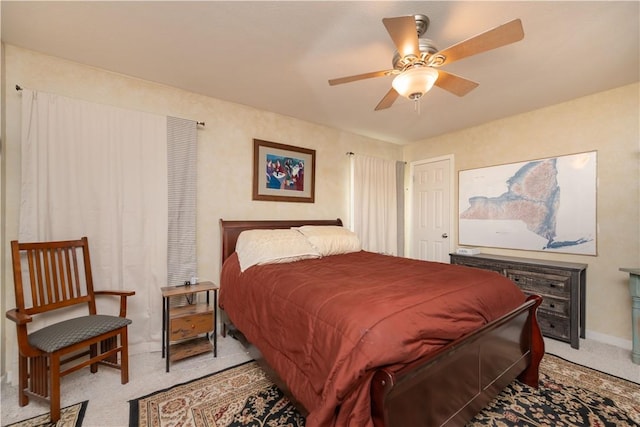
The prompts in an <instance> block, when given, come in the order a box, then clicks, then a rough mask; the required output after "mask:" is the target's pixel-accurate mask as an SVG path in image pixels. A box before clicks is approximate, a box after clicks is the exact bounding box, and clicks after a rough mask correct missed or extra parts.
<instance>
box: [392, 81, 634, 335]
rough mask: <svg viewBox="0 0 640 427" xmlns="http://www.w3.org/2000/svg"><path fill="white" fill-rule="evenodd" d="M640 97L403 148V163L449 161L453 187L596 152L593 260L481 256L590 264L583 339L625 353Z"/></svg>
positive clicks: (599, 99)
mask: <svg viewBox="0 0 640 427" xmlns="http://www.w3.org/2000/svg"><path fill="white" fill-rule="evenodd" d="M639 92H640V86H639V85H638V84H633V85H630V86H625V87H621V88H617V89H614V90H611V91H607V92H601V93H597V94H595V95H591V96H587V97H584V98H579V99H575V100H572V101H570V102H566V103H563V104H558V105H554V106H552V107H548V108H544V109H540V110H536V111H532V112H529V113H526V114H521V115H517V116H513V117H509V118H506V119H503V120H498V121H494V122H490V123H485V124H483V125H481V126H477V127H474V128H469V129H465V130H462V131H459V132H454V133H449V134H446V135H442V136H439V137H435V138H431V139H428V140H424V141H420V142H417V143H415V144H411V145H408V146H405V147H404V160H405V161H407V162H414V161H418V160H423V159H428V158H435V157H438V156H443V155H448V154H453V155H454V158H455V160H454V163H455V172H456V173H455V176H456V180H457V176H458V171H460V170H464V169H472V168H478V167H484V166H492V165H498V164H504V163H511V162H521V161H525V160H532V159H539V158H546V157H555V156H560V155H564V154H573V153H579V152H585V151H594V150H595V151H597V156H598V159H597V162H598V164H597V173H598V188H597V222H598V235H597V239H598V240H597V245H598V248H597V249H598V255H597V256H576V255H566V254H549V253H543V252H528V251H509V250H501V249H495V248H483V249H482V251H483V252H486V253H494V254H502V255H513V256H524V257H530V258H542V259H552V260H558V261H571V262H580V263H585V264H588V265H589V267H588V269H587V307H586V308H587V320H586V328H587V337H590V336H591V337H592V338H596V339H599V340H601V341H609V342H611V343H613V344H619V345H620V344H622V345H624V346H627V345H628V346H629V347H630V346H631V344H630V340H631V297H630V295H629V286H628V276H627V275H626V274H625V273H622V272H620V271H618V268H620V267H640V187H639V182H640V168H639V165H640V129H639V124H638V122H639V117H640V115H639V114H640V111H639V105H640V101H639ZM455 188H457V182H456V184H455ZM455 199H456V206H454V212H456V213H457V212H458V206H457V194H456V197H455ZM457 226H458V224H457V220H456V221H455V222H454V225H453V227H452V229H453V234H455V237H454V238H455V239H456V240H455V241H457Z"/></svg>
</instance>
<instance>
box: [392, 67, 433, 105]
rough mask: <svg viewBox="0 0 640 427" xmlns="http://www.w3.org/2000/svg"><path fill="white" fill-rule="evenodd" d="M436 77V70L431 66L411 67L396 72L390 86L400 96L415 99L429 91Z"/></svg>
mask: <svg viewBox="0 0 640 427" xmlns="http://www.w3.org/2000/svg"><path fill="white" fill-rule="evenodd" d="M437 79H438V71H437V70H435V69H433V68H431V67H413V68H409V69H408V70H406V71H404V72H402V73H400V74H398V75H397V76H396V77H395V78H394V79H393V82H392V83H391V86H393V88H394V89H395V90H396V92H398V93H399V94H400V95H401V96H404V97H405V98H408V99H411V100H416V99H419V98H420V97H421V96H422V95H424V94H425V93H427V92H429V91H430V90H431V88H432V87H433V84H434V83H435V82H436V80H437Z"/></svg>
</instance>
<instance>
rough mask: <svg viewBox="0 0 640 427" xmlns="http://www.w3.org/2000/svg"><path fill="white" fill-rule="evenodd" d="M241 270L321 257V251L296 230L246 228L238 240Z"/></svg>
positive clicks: (237, 246) (237, 249)
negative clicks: (254, 266) (260, 265)
mask: <svg viewBox="0 0 640 427" xmlns="http://www.w3.org/2000/svg"><path fill="white" fill-rule="evenodd" d="M236 252H237V253H238V260H239V261H240V271H245V270H246V269H247V268H249V267H251V266H253V265H259V264H275V263H283V262H294V261H299V260H302V259H310V258H320V256H321V255H320V253H319V252H318V251H317V250H315V249H314V248H313V246H311V244H310V243H309V242H308V241H307V239H305V237H304V236H303V235H302V234H300V233H299V232H298V231H296V230H291V229H284V230H246V231H243V232H242V233H240V235H239V236H238V241H237V242H236Z"/></svg>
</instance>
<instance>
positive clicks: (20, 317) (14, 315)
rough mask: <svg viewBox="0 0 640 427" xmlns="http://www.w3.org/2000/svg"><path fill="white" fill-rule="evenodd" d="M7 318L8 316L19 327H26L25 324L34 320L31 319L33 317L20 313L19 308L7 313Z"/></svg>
mask: <svg viewBox="0 0 640 427" xmlns="http://www.w3.org/2000/svg"><path fill="white" fill-rule="evenodd" d="M6 316H7V319H11V320H13V321H14V322H16V323H17V324H18V325H25V324H27V323H29V322H31V320H33V319H32V318H31V316H29V315H28V314H25V313H22V312H20V311H18V309H17V308H14V309H11V310H9V311H7V313H6Z"/></svg>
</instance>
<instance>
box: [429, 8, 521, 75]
mask: <svg viewBox="0 0 640 427" xmlns="http://www.w3.org/2000/svg"><path fill="white" fill-rule="evenodd" d="M523 38H524V30H523V28H522V21H520V19H514V20H513V21H510V22H507V23H506V24H502V25H500V26H498V27H495V28H493V29H491V30H489V31H486V32H484V33H481V34H478V35H477V36H474V37H471V38H470V39H467V40H464V41H462V42H460V43H458V44H455V45H453V46H451V47H448V48H446V49H444V50H441V51H439V52H438V53H436V56H443V57H444V59H443V62H442V63H439V64H438V65H446V64H450V63H452V62H454V61H458V60H459V59H463V58H466V57H468V56H471V55H476V54H478V53H482V52H486V51H488V50H491V49H496V48H498V47H501V46H506V45H508V44H511V43H515V42H517V41H520V40H522V39H523Z"/></svg>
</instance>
